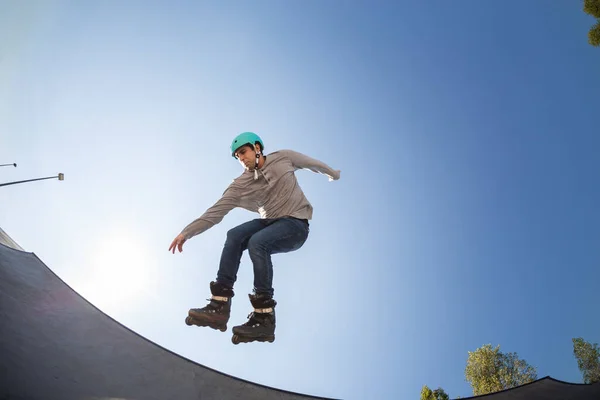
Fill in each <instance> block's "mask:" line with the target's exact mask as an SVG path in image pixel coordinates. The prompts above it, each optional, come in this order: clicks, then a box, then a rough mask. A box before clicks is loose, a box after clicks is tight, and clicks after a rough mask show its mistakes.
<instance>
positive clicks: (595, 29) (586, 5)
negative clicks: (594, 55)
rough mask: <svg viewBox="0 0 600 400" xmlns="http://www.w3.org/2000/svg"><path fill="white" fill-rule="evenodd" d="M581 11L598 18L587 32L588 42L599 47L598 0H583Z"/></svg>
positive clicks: (599, 15)
mask: <svg viewBox="0 0 600 400" xmlns="http://www.w3.org/2000/svg"><path fill="white" fill-rule="evenodd" d="M583 11H584V12H585V13H586V14H589V15H591V16H592V17H595V18H598V21H597V22H596V24H595V25H594V26H592V27H591V28H590V30H589V32H588V43H589V44H591V45H592V46H595V47H600V0H584V1H583Z"/></svg>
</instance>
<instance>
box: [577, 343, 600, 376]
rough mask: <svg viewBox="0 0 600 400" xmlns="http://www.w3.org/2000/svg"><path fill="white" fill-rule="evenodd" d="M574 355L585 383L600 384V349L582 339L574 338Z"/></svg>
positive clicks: (595, 344) (596, 344)
mask: <svg viewBox="0 0 600 400" xmlns="http://www.w3.org/2000/svg"><path fill="white" fill-rule="evenodd" d="M573 354H574V355H575V358H577V366H578V367H579V370H580V371H581V373H582V375H583V382H584V383H596V382H600V349H598V343H594V344H591V343H589V342H586V341H585V340H583V339H582V338H580V337H579V338H573Z"/></svg>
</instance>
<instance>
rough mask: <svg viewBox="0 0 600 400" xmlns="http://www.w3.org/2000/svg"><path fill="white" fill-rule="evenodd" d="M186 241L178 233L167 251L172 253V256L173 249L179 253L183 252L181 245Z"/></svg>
mask: <svg viewBox="0 0 600 400" xmlns="http://www.w3.org/2000/svg"><path fill="white" fill-rule="evenodd" d="M186 240H187V239H186V238H185V237H184V236H183V234H181V233H180V234H179V235H177V237H176V238H175V239H173V242H172V243H171V246H169V251H172V252H173V254H175V248H177V249H178V250H179V252H180V253H181V252H182V251H183V244H184V243H185V242H186Z"/></svg>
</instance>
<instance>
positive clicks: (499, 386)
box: [465, 344, 537, 396]
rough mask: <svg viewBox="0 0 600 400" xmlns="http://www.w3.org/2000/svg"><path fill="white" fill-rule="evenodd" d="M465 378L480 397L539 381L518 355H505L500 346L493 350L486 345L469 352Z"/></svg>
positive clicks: (529, 366) (533, 370)
mask: <svg viewBox="0 0 600 400" xmlns="http://www.w3.org/2000/svg"><path fill="white" fill-rule="evenodd" d="M465 378H466V380H467V381H468V382H469V383H470V384H471V388H472V389H473V395H475V396H478V395H482V394H487V393H493V392H498V391H500V390H505V389H510V388H512V387H515V386H519V385H524V384H526V383H529V382H532V381H534V380H536V379H537V372H536V369H535V368H534V367H532V366H531V365H529V364H527V362H526V361H525V360H521V359H519V357H518V356H517V354H516V353H507V354H504V353H502V352H501V351H500V346H499V345H498V346H496V347H495V348H492V345H491V344H486V345H484V346H482V347H480V348H478V349H477V350H475V351H473V352H471V351H470V352H469V356H468V359H467V366H466V368H465Z"/></svg>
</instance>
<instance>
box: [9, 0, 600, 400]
mask: <svg viewBox="0 0 600 400" xmlns="http://www.w3.org/2000/svg"><path fill="white" fill-rule="evenodd" d="M251 3H252V4H251ZM251 3H250V2H242V1H229V2H200V1H198V2H192V1H189V2H184V1H179V2H169V3H167V2H158V1H152V2H141V1H128V2H125V3H123V2H116V1H106V2H102V3H93V2H79V1H70V2H69V1H29V2H26V3H25V2H14V1H13V2H3V3H2V4H0V38H1V39H0V164H2V163H9V162H11V163H12V162H17V163H18V168H1V169H0V181H2V182H6V181H13V180H20V179H29V178H34V177H41V176H51V175H55V174H57V173H58V172H63V173H64V174H65V181H64V182H57V181H50V180H49V181H43V182H36V183H32V184H25V185H17V186H9V187H5V188H3V189H2V190H1V191H0V202H1V204H2V206H1V207H0V226H2V228H3V229H4V230H6V231H7V232H8V233H9V234H10V235H11V236H12V237H13V238H14V239H15V240H16V241H17V242H18V243H19V244H20V245H21V246H23V247H24V248H25V249H26V250H28V251H33V252H35V253H36V254H37V255H38V256H40V257H41V258H42V260H44V261H45V262H46V263H47V264H48V265H49V266H50V267H51V268H52V269H53V270H54V271H55V272H57V273H58V274H59V275H60V276H61V277H62V278H63V279H64V280H65V281H66V282H67V283H69V284H70V285H72V286H73V287H74V288H75V289H76V290H78V291H79V292H80V293H81V294H82V295H84V296H85V297H86V298H88V299H89V300H90V301H92V302H93V303H94V304H96V305H97V306H98V307H99V308H101V309H102V310H103V311H105V312H106V313H107V314H109V315H111V316H112V317H114V318H116V319H117V320H119V321H120V322H122V323H123V324H125V325H126V326H128V327H130V328H132V329H134V330H135V331H137V332H139V333H140V334H142V335H143V336H145V337H147V338H149V339H150V340H153V341H155V342H157V343H159V344H161V345H162V346H165V347H167V348H169V349H171V350H173V351H175V352H177V353H179V354H181V355H183V356H185V357H188V358H191V359H193V360H195V361H197V362H200V363H202V364H204V365H207V366H210V367H212V368H216V369H218V370H221V371H223V372H226V373H229V374H233V375H236V376H239V377H242V378H244V379H248V380H252V381H256V382H259V383H262V384H266V385H270V386H275V387H279V388H284V389H288V390H293V391H299V392H304V393H309V394H316V395H323V396H331V397H337V398H344V399H364V398H381V399H388V398H417V397H418V396H419V392H420V389H421V387H422V385H424V384H427V385H429V386H430V387H432V388H434V387H438V386H442V387H443V388H445V389H446V391H447V392H448V393H449V394H450V396H451V397H456V396H463V397H465V396H469V395H470V394H471V393H472V392H471V389H470V387H469V385H468V383H467V382H466V381H465V379H464V367H465V365H466V359H467V354H468V353H467V352H468V351H473V350H475V349H476V348H478V347H480V346H482V345H484V344H486V343H491V344H492V345H497V344H500V345H501V349H502V350H503V351H507V352H513V351H514V352H517V353H518V354H519V356H520V357H522V358H524V359H526V360H527V361H528V362H529V363H531V364H532V365H534V366H535V367H536V368H537V371H538V376H539V377H543V376H546V375H551V376H552V377H554V378H557V379H561V380H566V381H571V382H580V381H581V375H580V373H579V371H578V369H577V364H576V361H575V359H574V357H573V355H572V344H571V338H572V337H577V336H582V337H584V338H585V339H586V340H589V341H592V342H600V335H599V334H598V332H600V322H598V319H597V318H595V317H593V315H595V313H596V309H597V307H596V303H595V300H596V299H597V295H596V294H595V293H596V292H597V282H598V279H599V278H600V268H598V267H599V265H600V262H599V261H600V253H599V252H598V243H599V241H600V229H599V228H598V226H600V213H599V212H598V207H597V204H599V203H600V190H599V189H598V187H599V185H598V174H597V171H599V170H600V159H599V158H598V147H599V146H600V140H599V139H598V135H597V134H594V132H597V131H598V128H597V125H598V124H597V121H596V118H595V116H596V114H597V112H598V109H599V106H598V100H597V94H598V89H600V75H599V74H598V73H597V72H598V65H599V63H600V50H598V49H597V48H593V47H591V46H589V45H588V44H587V36H586V35H587V30H588V29H589V27H590V26H591V25H592V24H593V20H592V19H591V18H590V17H588V16H587V15H585V14H584V13H583V11H582V7H581V5H580V4H579V3H578V2H558V1H557V2H547V1H541V0H539V1H533V0H532V1H528V2H522V1H516V0H513V1H504V2H501V3H500V2H477V1H474V0H470V1H468V0H464V1H461V2H447V1H440V0H436V1H428V2H417V1H414V2H407V1H405V2H340V1H337V2H335V1H328V2H318V1H303V2H291V1H288V2H275V1H257V2H251ZM246 130H252V131H255V132H257V133H259V134H260V135H261V136H262V137H263V139H264V140H265V143H266V153H267V154H268V153H269V152H270V151H274V150H277V149H281V148H290V149H294V150H297V151H300V152H303V153H305V154H308V155H310V156H312V157H315V158H318V159H320V160H322V161H324V162H326V163H328V164H329V165H331V166H332V167H333V168H335V169H340V170H341V171H342V175H341V180H339V181H336V182H329V181H328V180H327V178H326V177H323V176H321V175H317V174H313V173H312V172H310V171H299V172H298V173H297V176H298V178H299V181H300V184H301V186H302V188H303V189H304V190H305V193H306V195H307V196H308V198H309V200H310V201H311V202H312V204H313V206H314V208H315V212H314V220H313V221H312V224H311V235H310V238H309V240H308V242H307V243H306V244H305V246H304V247H303V248H302V249H301V250H299V251H297V252H295V253H291V254H287V255H277V256H274V263H275V277H274V285H275V297H276V300H277V301H278V304H279V305H278V308H277V317H278V326H277V332H276V335H277V339H276V341H275V342H274V343H273V344H240V345H238V346H233V345H232V344H231V342H230V332H228V333H221V332H218V331H212V330H207V329H200V328H191V327H188V326H186V325H185V324H184V322H183V321H184V318H185V315H186V314H187V310H188V309H189V308H190V307H198V306H202V305H204V304H205V303H206V298H208V296H209V291H208V283H209V281H210V280H211V279H214V276H215V274H216V269H217V266H218V261H219V256H220V252H221V246H222V244H223V241H224V238H225V234H226V232H227V230H228V229H230V228H232V227H234V226H235V225H237V224H239V223H241V222H244V221H246V220H248V219H249V218H254V217H255V216H256V215H254V214H251V213H249V212H246V211H242V210H234V211H233V212H231V213H230V214H229V215H228V216H227V217H226V218H225V219H224V221H223V222H222V223H221V224H220V225H217V226H215V227H214V228H212V229H210V230H209V231H207V232H205V233H204V234H202V235H200V236H197V237H195V238H193V239H192V240H191V241H189V242H187V243H186V246H185V248H184V252H183V253H182V254H179V253H177V254H175V255H173V254H171V253H169V252H168V251H167V249H168V246H169V244H170V242H171V240H172V239H173V237H174V236H175V235H176V234H177V233H179V231H180V230H181V229H182V228H183V227H184V226H185V225H187V224H188V223H189V222H190V221H192V220H193V219H195V218H196V217H198V216H199V215H201V214H202V213H203V212H204V210H205V209H206V208H207V207H209V206H210V205H212V204H213V203H214V202H215V201H216V200H217V199H218V197H219V195H220V194H221V193H222V191H223V189H224V188H225V187H226V186H227V185H228V184H229V182H230V181H231V180H232V179H233V178H234V177H235V176H237V175H238V174H239V173H240V172H241V170H240V165H239V164H238V163H237V162H235V161H234V160H233V159H232V158H231V157H230V156H229V154H228V151H229V150H228V146H229V143H230V141H231V139H232V138H233V136H235V135H236V134H237V133H238V132H241V131H246ZM251 288H252V268H251V265H250V261H249V258H248V256H247V255H244V258H243V259H242V266H241V268H240V275H239V279H238V282H237V284H236V293H237V295H236V297H235V298H234V302H233V307H234V309H233V311H232V317H231V323H230V325H236V324H238V323H241V322H244V321H245V320H246V315H247V314H248V313H249V312H250V304H249V302H248V301H247V293H249V292H250V290H251Z"/></svg>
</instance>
